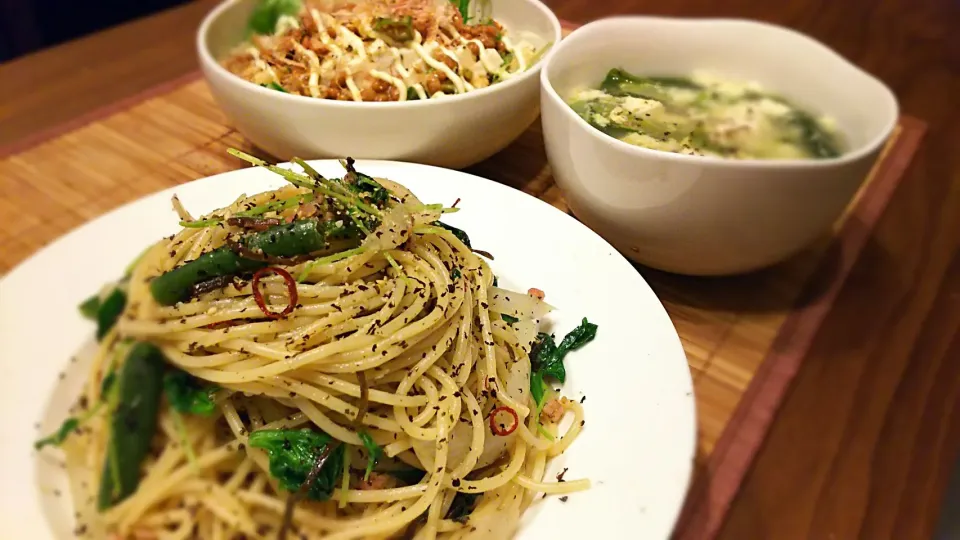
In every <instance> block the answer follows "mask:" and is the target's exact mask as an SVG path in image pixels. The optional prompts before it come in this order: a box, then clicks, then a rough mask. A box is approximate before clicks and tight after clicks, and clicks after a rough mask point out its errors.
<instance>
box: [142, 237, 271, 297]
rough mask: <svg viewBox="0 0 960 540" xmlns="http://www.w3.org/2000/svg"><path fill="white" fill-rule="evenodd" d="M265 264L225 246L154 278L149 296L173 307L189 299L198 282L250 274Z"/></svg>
mask: <svg viewBox="0 0 960 540" xmlns="http://www.w3.org/2000/svg"><path fill="white" fill-rule="evenodd" d="M264 266H266V264H265V263H262V262H259V261H252V260H249V259H243V258H241V257H240V256H239V255H237V254H236V253H234V252H233V251H232V250H231V249H230V248H228V247H222V248H219V249H215V250H213V251H210V252H207V253H204V254H203V255H200V256H199V257H197V258H196V259H195V260H193V261H190V262H188V263H187V264H184V265H183V266H180V267H178V268H174V269H173V270H170V271H169V272H167V273H165V274H162V275H160V276H157V278H156V279H154V280H153V281H152V282H150V293H151V294H152V295H153V299H154V300H156V301H157V303H159V304H161V305H164V306H172V305H174V304H176V303H177V302H180V301H182V300H186V299H187V298H189V296H190V288H191V287H193V285H194V284H196V283H199V282H201V281H204V280H207V279H210V278H214V277H218V276H230V275H234V274H240V273H243V272H249V271H252V270H256V269H258V268H262V267H264Z"/></svg>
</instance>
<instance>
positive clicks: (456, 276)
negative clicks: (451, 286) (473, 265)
mask: <svg viewBox="0 0 960 540" xmlns="http://www.w3.org/2000/svg"><path fill="white" fill-rule="evenodd" d="M462 275H463V274H461V273H460V269H459V268H454V269H453V270H451V271H450V279H451V280H453V281H456V280H458V279H460V277H461V276H462Z"/></svg>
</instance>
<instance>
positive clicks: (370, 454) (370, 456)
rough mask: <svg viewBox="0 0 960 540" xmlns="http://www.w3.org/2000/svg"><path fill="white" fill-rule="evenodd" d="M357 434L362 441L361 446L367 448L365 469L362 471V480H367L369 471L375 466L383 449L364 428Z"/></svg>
mask: <svg viewBox="0 0 960 540" xmlns="http://www.w3.org/2000/svg"><path fill="white" fill-rule="evenodd" d="M359 435H360V440H361V441H362V442H363V447H364V448H366V449H367V469H366V470H365V471H364V473H363V480H364V481H367V480H368V479H369V478H370V473H371V472H373V468H374V467H376V466H377V462H378V461H380V455H381V454H383V449H382V448H380V447H379V446H378V445H377V443H376V442H374V440H373V437H371V436H370V434H369V433H367V432H366V430H362V431H360V434H359Z"/></svg>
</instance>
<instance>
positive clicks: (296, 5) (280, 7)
mask: <svg viewBox="0 0 960 540" xmlns="http://www.w3.org/2000/svg"><path fill="white" fill-rule="evenodd" d="M300 7H301V4H300V0H261V2H260V3H259V4H257V5H256V7H254V8H253V13H251V14H250V20H249V21H248V22H247V26H248V27H249V29H250V31H251V32H253V33H255V34H264V35H270V34H273V33H274V32H275V31H276V29H277V21H279V20H280V17H282V16H284V15H290V16H294V15H296V14H297V13H299V12H300Z"/></svg>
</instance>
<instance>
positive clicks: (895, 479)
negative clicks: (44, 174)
mask: <svg viewBox="0 0 960 540" xmlns="http://www.w3.org/2000/svg"><path fill="white" fill-rule="evenodd" d="M215 3H216V2H214V1H212V0H199V1H195V2H193V3H190V4H188V5H185V6H183V7H180V8H177V9H174V10H170V11H167V12H164V13H161V14H158V15H154V16H152V17H149V18H146V19H143V20H140V21H135V22H133V23H129V24H127V25H124V26H121V27H118V28H114V29H111V30H107V31H104V32H101V33H99V34H95V35H93V36H89V37H87V38H83V39H80V40H77V41H74V42H71V43H68V44H65V45H62V46H59V47H56V48H53V49H49V50H46V51H41V52H39V53H35V54H33V55H30V56H27V57H24V58H21V59H18V60H15V61H13V62H9V63H7V64H3V65H0V80H3V81H19V82H18V83H17V84H4V85H0V145H3V144H5V143H9V142H12V141H16V140H18V139H22V138H24V137H27V136H30V135H31V134H34V133H37V132H40V131H43V130H44V129H48V128H50V127H52V126H55V125H57V124H60V123H62V122H65V121H68V120H71V119H73V118H76V117H77V116H80V115H83V114H85V113H88V112H90V111H92V110H94V109H96V108H98V107H101V106H104V105H107V104H110V103H114V102H116V101H117V100H120V99H123V98H125V97H129V96H131V95H133V94H136V93H137V92H139V91H142V90H144V89H146V88H149V87H151V86H154V85H156V84H159V83H163V82H166V81H169V80H171V79H174V78H176V77H177V76H180V75H182V74H185V73H188V72H191V71H193V70H195V69H196V67H197V66H196V61H195V59H194V53H193V34H194V31H195V29H196V27H197V24H198V22H199V20H200V18H201V17H202V16H203V14H204V13H205V12H206V11H207V10H209V9H210V8H211V7H212V6H213V5H214V4H215ZM547 3H548V4H549V5H550V6H551V7H552V8H553V9H554V10H555V11H556V13H557V14H558V16H560V17H561V18H564V19H567V20H571V21H577V22H586V21H589V20H593V19H596V18H598V17H603V16H608V15H614V14H624V13H635V14H647V15H682V16H697V17H746V18H754V19H761V20H765V21H770V22H775V23H779V24H784V25H787V26H791V27H793V28H796V29H798V30H800V31H803V32H806V33H808V34H810V35H812V36H814V37H816V38H818V39H820V40H822V41H824V42H826V43H827V44H829V45H830V46H832V47H834V48H835V49H836V50H837V51H838V52H840V53H841V54H843V55H845V56H846V57H848V58H850V59H851V60H852V61H854V62H855V63H857V64H858V65H860V66H861V67H863V68H865V69H867V70H868V71H870V72H872V73H874V74H875V75H877V76H878V77H880V78H881V79H882V80H884V81H885V82H886V83H887V84H888V85H890V87H891V88H892V89H893V90H894V92H895V93H896V94H897V96H898V97H899V99H900V103H901V107H902V109H903V112H904V113H906V114H910V115H914V116H918V117H920V118H922V119H924V120H926V121H927V122H928V123H929V131H928V134H927V137H926V139H925V142H924V144H923V147H922V148H921V150H920V152H919V154H918V155H917V158H916V159H915V160H914V162H913V164H912V165H911V167H910V170H909V171H908V175H907V177H906V179H905V180H904V181H903V182H901V184H900V186H899V187H898V190H897V192H896V193H895V195H894V197H893V200H892V201H891V203H890V205H889V206H888V208H887V209H886V211H885V213H884V215H883V216H882V218H881V220H880V222H879V224H878V226H877V227H876V229H875V230H874V232H873V234H872V236H871V239H870V242H869V243H868V245H867V247H866V248H865V250H864V254H863V255H862V256H861V258H860V259H859V260H858V262H857V265H856V266H855V268H854V269H853V272H852V274H851V277H850V279H849V280H848V281H847V283H846V285H845V287H844V289H843V291H842V292H841V294H840V296H839V298H838V301H837V302H836V303H835V304H834V305H833V307H832V309H831V312H830V314H829V315H828V317H827V321H826V323H825V324H824V325H823V327H822V328H821V330H820V331H819V333H818V334H817V336H816V338H815V341H814V343H813V346H812V348H811V351H810V353H809V356H808V359H807V360H806V362H805V363H804V365H803V367H802V369H801V371H800V373H799V375H798V376H797V378H796V380H795V382H794V388H793V389H792V390H791V392H790V393H789V395H788V396H787V398H786V400H785V403H784V405H783V407H782V408H781V410H780V412H779V414H778V416H777V419H776V421H775V423H774V425H773V428H772V429H771V431H770V434H769V437H768V439H767V441H766V443H765V444H764V447H763V449H762V450H761V452H760V455H759V456H758V458H757V460H756V462H755V464H754V467H753V470H752V471H751V473H750V474H749V475H748V477H747V479H746V480H745V482H744V484H743V488H742V490H741V492H740V494H739V495H738V497H737V499H736V500H735V502H734V505H733V507H732V510H731V512H730V514H729V516H728V519H727V522H726V523H725V525H724V528H723V530H722V533H721V535H720V537H721V538H724V539H730V540H741V539H755V538H756V539H761V538H777V539H801V538H802V539H837V540H845V539H852V538H863V539H869V540H874V539H885V538H890V539H903V538H929V537H930V536H931V535H932V532H933V528H934V526H935V525H936V521H937V517H938V515H939V511H940V509H939V506H940V501H941V499H942V496H943V492H944V489H945V487H946V483H947V481H948V479H949V477H950V472H951V470H952V467H953V464H954V462H955V460H956V458H957V455H958V450H960V414H956V413H958V412H960V407H958V404H960V402H958V392H960V362H958V361H957V360H960V331H958V330H960V255H958V249H957V248H958V243H960V152H958V150H960V147H958V144H960V107H958V106H957V104H956V103H957V102H956V96H960V39H957V37H956V36H955V35H954V34H953V32H956V29H958V28H960V4H957V3H956V2H952V1H951V0H926V1H917V0H912V1H908V0H887V1H885V2H874V1H872V0H847V1H844V2H831V1H827V0H782V1H780V2H768V1H763V0H731V1H728V2H724V3H723V7H718V6H720V4H719V3H714V2H708V1H707V0H674V1H673V2H667V3H654V2H652V1H650V0H617V1H612V0H611V1H608V2H599V1H597V0H547ZM951 360H952V361H951Z"/></svg>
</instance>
